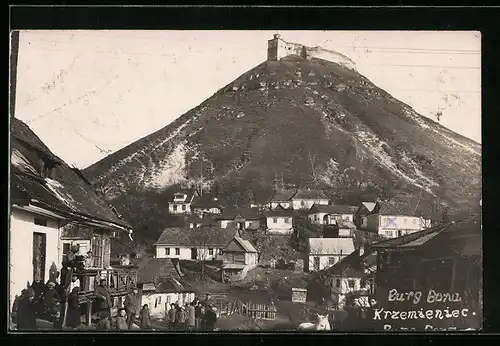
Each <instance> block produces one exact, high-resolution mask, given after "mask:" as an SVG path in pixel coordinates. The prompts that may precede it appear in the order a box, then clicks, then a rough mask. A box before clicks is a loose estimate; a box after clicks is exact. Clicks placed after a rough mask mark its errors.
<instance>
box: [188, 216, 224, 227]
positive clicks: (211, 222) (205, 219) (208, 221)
mask: <svg viewBox="0 0 500 346" xmlns="http://www.w3.org/2000/svg"><path fill="white" fill-rule="evenodd" d="M185 220H186V221H187V222H188V223H199V224H201V225H202V226H215V225H216V224H217V220H216V218H215V217H213V216H212V215H203V216H202V217H199V216H198V215H196V214H191V215H187V216H186V218H185Z"/></svg>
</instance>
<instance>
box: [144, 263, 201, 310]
mask: <svg viewBox="0 0 500 346" xmlns="http://www.w3.org/2000/svg"><path fill="white" fill-rule="evenodd" d="M172 261H173V260H172V259H170V258H148V259H147V260H146V261H145V262H143V263H141V265H140V267H139V277H138V280H137V287H138V291H139V292H138V297H137V298H138V304H137V306H139V307H142V306H143V305H144V304H148V307H149V311H150V313H151V317H153V318H158V319H164V318H165V311H167V310H166V309H167V308H168V309H170V304H175V303H177V304H179V305H180V306H183V305H184V304H185V303H191V302H192V301H193V300H194V298H195V291H194V289H193V288H192V287H191V286H189V285H187V284H186V283H181V278H182V277H183V276H184V274H183V273H182V271H181V270H180V267H179V266H178V263H177V265H175V264H174V263H173V262H172Z"/></svg>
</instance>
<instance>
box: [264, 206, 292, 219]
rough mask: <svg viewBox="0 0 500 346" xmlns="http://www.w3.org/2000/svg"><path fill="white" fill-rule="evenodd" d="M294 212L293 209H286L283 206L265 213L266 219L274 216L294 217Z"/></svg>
mask: <svg viewBox="0 0 500 346" xmlns="http://www.w3.org/2000/svg"><path fill="white" fill-rule="evenodd" d="M294 214H295V213H294V211H293V209H292V208H288V209H285V208H283V207H281V206H278V207H277V208H275V209H273V210H266V211H265V212H264V216H266V217H273V216H289V217H293V216H294Z"/></svg>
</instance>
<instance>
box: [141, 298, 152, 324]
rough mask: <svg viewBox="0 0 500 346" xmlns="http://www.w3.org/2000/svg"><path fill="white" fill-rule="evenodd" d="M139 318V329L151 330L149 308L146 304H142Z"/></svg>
mask: <svg viewBox="0 0 500 346" xmlns="http://www.w3.org/2000/svg"><path fill="white" fill-rule="evenodd" d="M139 318H140V322H141V329H151V317H150V315H149V307H148V304H144V306H143V307H142V309H141V311H140V313H139Z"/></svg>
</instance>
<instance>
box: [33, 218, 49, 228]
mask: <svg viewBox="0 0 500 346" xmlns="http://www.w3.org/2000/svg"><path fill="white" fill-rule="evenodd" d="M33 221H34V223H35V225H38V226H44V227H47V219H46V218H44V217H37V216H35V219H34V220H33Z"/></svg>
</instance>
